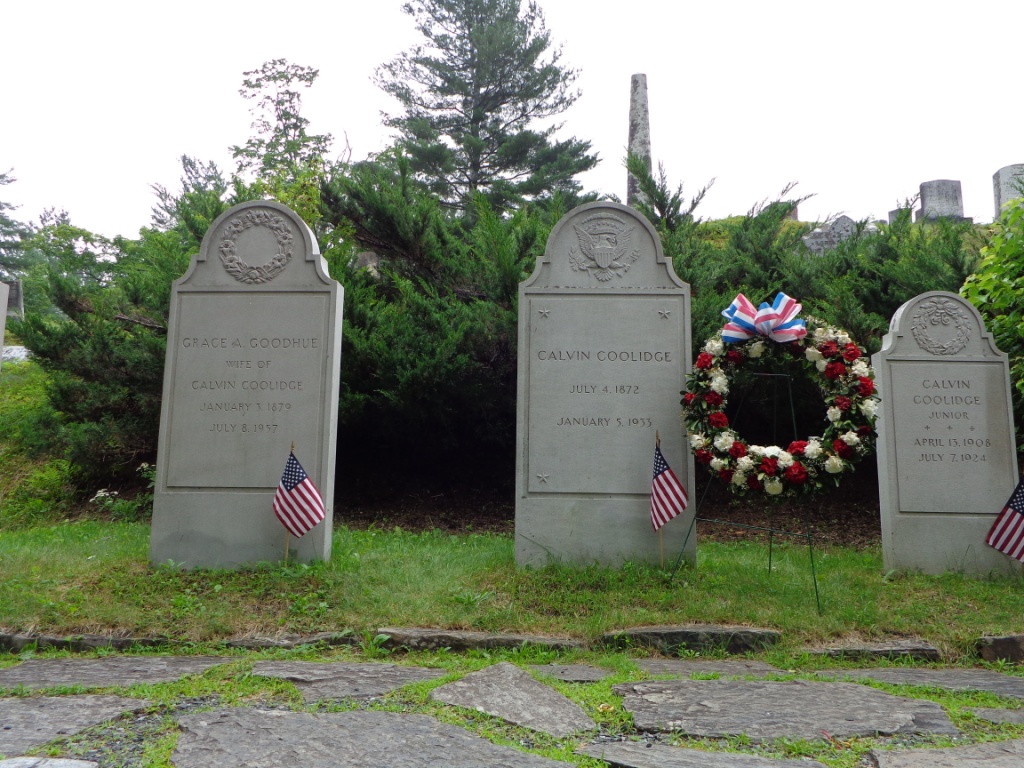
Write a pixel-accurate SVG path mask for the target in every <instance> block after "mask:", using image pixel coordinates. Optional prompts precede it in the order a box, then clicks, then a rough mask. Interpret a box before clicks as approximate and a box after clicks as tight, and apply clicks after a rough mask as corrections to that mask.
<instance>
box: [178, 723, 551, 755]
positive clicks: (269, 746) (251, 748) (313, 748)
mask: <svg viewBox="0 0 1024 768" xmlns="http://www.w3.org/2000/svg"><path fill="white" fill-rule="evenodd" d="M178 722H179V723H180V724H181V727H182V729H183V732H182V734H181V736H180V737H179V739H178V745H177V747H176V749H175V751H174V755H173V756H172V760H173V762H174V764H175V766H177V768H210V766H217V768H251V767H252V766H257V765H258V766H260V768H296V767H297V766H302V768H365V766H377V765H379V766H387V767H388V768H437V767H438V766H446V767H447V766H450V767H451V768H460V767H464V768H560V767H562V768H565V767H566V766H568V765H569V764H568V763H562V762H556V761H555V760H548V759H547V758H544V757H538V756H536V755H531V754H528V753H525V752H520V751H518V750H515V749H512V748H510V747H500V746H497V745H495V744H491V743H490V742H489V741H485V740H484V739H481V738H478V737H476V736H473V735H471V734H469V733H468V732H466V731H464V730H462V729H461V728H456V727H454V726H451V725H444V724H442V723H438V722H437V721H435V720H433V719H432V718H430V717H427V716H425V715H398V714H394V713H391V712H328V713H321V714H310V713H306V712H277V711H274V712H264V711H255V710H247V709H235V710H225V711H221V712H207V713H203V714H198V715H187V716H185V717H182V718H180V719H179V721H178Z"/></svg>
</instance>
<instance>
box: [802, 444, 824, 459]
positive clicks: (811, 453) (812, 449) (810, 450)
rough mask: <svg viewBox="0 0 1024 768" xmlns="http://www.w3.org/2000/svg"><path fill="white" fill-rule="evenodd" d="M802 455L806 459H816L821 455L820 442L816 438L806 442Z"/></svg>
mask: <svg viewBox="0 0 1024 768" xmlns="http://www.w3.org/2000/svg"><path fill="white" fill-rule="evenodd" d="M804 456H806V457H807V458H808V459H816V458H818V457H819V456H821V443H819V442H818V441H817V440H811V441H810V442H809V443H807V447H806V448H804Z"/></svg>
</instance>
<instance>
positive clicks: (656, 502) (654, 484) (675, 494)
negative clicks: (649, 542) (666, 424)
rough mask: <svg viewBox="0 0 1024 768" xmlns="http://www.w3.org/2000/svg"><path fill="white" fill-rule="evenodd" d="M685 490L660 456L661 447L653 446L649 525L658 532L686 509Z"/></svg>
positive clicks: (658, 445)
mask: <svg viewBox="0 0 1024 768" xmlns="http://www.w3.org/2000/svg"><path fill="white" fill-rule="evenodd" d="M687 501H688V499H687V498H686V489H685V488H683V484H682V483H680V482H679V478H678V477H676V473H675V472H673V471H672V469H671V468H670V467H669V465H668V462H667V461H665V457H664V456H662V455H661V445H660V444H657V443H655V445H654V478H653V480H652V481H651V525H652V526H653V527H654V530H658V529H659V528H661V526H663V525H664V524H665V523H667V522H668V521H669V520H671V519H672V518H673V517H675V516H676V515H678V514H679V513H680V512H682V511H683V510H684V509H686V504H687Z"/></svg>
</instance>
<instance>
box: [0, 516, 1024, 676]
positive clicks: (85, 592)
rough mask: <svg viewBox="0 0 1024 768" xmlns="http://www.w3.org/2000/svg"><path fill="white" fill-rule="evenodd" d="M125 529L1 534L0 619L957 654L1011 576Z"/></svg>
mask: <svg viewBox="0 0 1024 768" xmlns="http://www.w3.org/2000/svg"><path fill="white" fill-rule="evenodd" d="M148 539H149V528H148V526H147V525H145V524H140V523H114V522H100V521H82V522H67V523H61V524H58V525H53V526H46V527H37V528H27V529H20V530H14V531H7V532H5V533H3V534H2V535H0V626H2V627H5V628H7V629H9V630H18V631H36V632H41V633H45V634H56V635H65V634H76V633H115V634H119V635H129V636H147V637H164V638H168V639H171V640H180V641H194V642H206V641H218V640H223V639H225V638H229V637H235V636H243V635H254V634H280V633H300V634H301V633H312V632H319V631H346V630H347V631H349V632H351V633H353V634H354V635H355V636H356V637H357V638H362V639H363V643H364V645H367V646H371V645H373V637H374V635H375V633H376V631H377V629H378V628H380V627H384V626H426V627H437V628H453V629H455V628H457V629H470V630H481V631H489V632H519V633H532V634H541V635H549V636H564V637H572V638H577V639H582V640H596V639H597V638H599V637H600V635H601V634H603V633H605V632H609V631H613V630H617V629H622V628H627V627H631V626H638V625H645V624H678V623H691V622H696V623H725V624H740V625H749V626H758V627H767V628H774V629H778V630H780V631H782V632H783V634H784V644H783V646H782V648H783V651H784V652H785V653H788V654H799V653H800V651H801V649H802V648H804V647H805V646H807V645H813V644H819V643H822V642H826V641H829V640H833V639H838V638H849V637H859V638H863V639H870V638H883V637H891V636H905V635H917V636H920V637H922V638H924V639H926V640H928V641H930V642H932V643H933V644H935V645H936V646H938V647H939V648H940V650H942V651H943V652H944V654H945V655H946V656H947V658H953V659H956V658H968V657H970V655H971V654H972V652H973V645H974V642H975V641H976V640H977V638H978V637H980V636H982V635H987V634H995V635H999V634H1009V633H1012V632H1017V631H1020V624H1019V615H1020V610H1019V607H1020V595H1021V588H1022V586H1024V584H1022V582H1021V581H1020V580H1019V579H992V580H986V579H973V578H965V577H962V576H960V575H957V574H948V575H945V576H915V575H905V576H899V577H893V576H891V575H889V576H887V575H885V574H884V573H883V571H882V564H881V557H880V553H879V552H878V551H877V550H854V549H845V548H838V547H837V548H828V549H823V550H816V553H815V554H816V558H815V559H816V566H817V574H818V585H819V590H820V593H821V601H822V613H821V614H819V613H818V611H817V606H816V603H815V599H814V588H813V583H812V580H811V574H810V568H809V563H808V557H807V550H806V548H804V547H800V546H796V545H784V546H777V547H776V549H775V556H774V567H773V570H772V571H771V572H770V573H769V572H768V570H767V550H766V548H765V547H764V546H762V545H759V544H754V543H741V544H735V543H730V544H716V543H709V544H702V545H700V547H699V550H698V564H697V566H696V568H684V569H683V570H681V571H680V572H679V574H678V575H677V577H676V578H675V580H670V579H669V578H668V574H667V572H666V571H664V570H662V569H660V568H656V567H651V566H644V565H635V564H627V565H625V566H624V567H622V568H604V567H597V566H590V567H583V568H573V567H565V566H549V567H545V568H517V567H516V565H515V563H514V560H513V553H512V541H511V539H510V538H508V537H503V536H496V535H484V534H469V535H458V536H456V535H450V534H445V533H441V532H436V531H435V532H425V533H411V532H407V531H401V530H394V531H380V530H350V529H348V528H346V527H344V526H340V527H339V528H338V529H337V530H336V531H335V536H334V555H333V557H332V558H331V560H330V562H324V563H316V564H313V565H308V566H307V565H295V564H291V565H288V566H283V565H281V564H274V563H266V564H262V565H259V566H256V567H252V568H247V569H243V570H238V571H213V570H196V571H180V570H177V569H175V568H172V567H167V566H158V567H153V566H151V565H150V564H149V563H148V560H147V554H148Z"/></svg>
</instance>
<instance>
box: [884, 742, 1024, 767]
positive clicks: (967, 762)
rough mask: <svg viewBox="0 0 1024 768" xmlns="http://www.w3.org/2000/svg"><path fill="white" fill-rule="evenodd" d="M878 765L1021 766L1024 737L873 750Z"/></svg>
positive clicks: (1023, 753) (1023, 754)
mask: <svg viewBox="0 0 1024 768" xmlns="http://www.w3.org/2000/svg"><path fill="white" fill-rule="evenodd" d="M870 755H871V759H872V760H874V762H873V763H872V764H873V765H876V766H878V768H1020V766H1021V764H1022V763H1024V739H1017V740H1016V741H1000V742H995V743H988V744H972V745H971V746H969V747H947V748H944V749H908V750H883V749H873V750H871V753H870Z"/></svg>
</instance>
